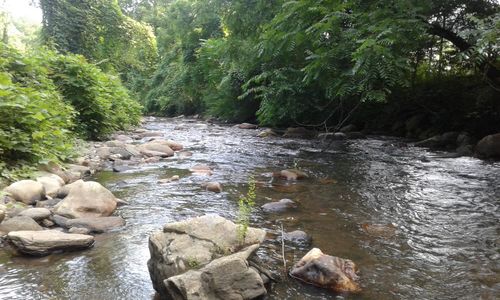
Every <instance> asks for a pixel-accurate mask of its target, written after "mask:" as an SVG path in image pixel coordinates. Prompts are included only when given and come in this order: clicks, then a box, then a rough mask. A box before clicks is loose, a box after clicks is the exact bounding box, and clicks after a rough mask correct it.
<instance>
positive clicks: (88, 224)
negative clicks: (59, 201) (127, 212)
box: [54, 215, 125, 233]
mask: <svg viewBox="0 0 500 300" xmlns="http://www.w3.org/2000/svg"><path fill="white" fill-rule="evenodd" d="M54 221H55V222H56V224H57V225H59V226H61V227H65V228H73V227H76V228H86V229H88V230H89V232H93V233H102V232H106V231H109V230H112V229H115V228H118V227H122V226H124V225H125V220H124V219H123V218H121V217H90V218H77V219H68V218H64V217H62V216H57V215H56V216H54Z"/></svg>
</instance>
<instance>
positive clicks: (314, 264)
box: [290, 248, 361, 293]
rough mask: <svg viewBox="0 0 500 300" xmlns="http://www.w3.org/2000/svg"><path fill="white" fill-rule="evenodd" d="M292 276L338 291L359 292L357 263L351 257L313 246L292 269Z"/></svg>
mask: <svg viewBox="0 0 500 300" xmlns="http://www.w3.org/2000/svg"><path fill="white" fill-rule="evenodd" d="M290 276H292V277H293V278H296V279H299V280H301V281H303V282H305V283H309V284H312V285H315V286H319V287H323V288H328V289H332V290H334V291H335V292H338V293H345V292H359V291H360V290H361V288H360V286H359V284H358V283H357V280H358V276H357V275H356V265H355V264H354V262H352V261H351V260H349V259H343V258H339V257H335V256H330V255H326V254H324V253H323V252H321V250H320V249H318V248H313V249H312V250H311V251H309V252H308V253H307V254H306V255H305V256H304V257H303V258H302V259H301V260H300V261H299V262H297V263H296V264H295V265H294V266H293V267H292V270H291V271H290Z"/></svg>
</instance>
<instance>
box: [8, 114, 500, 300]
mask: <svg viewBox="0 0 500 300" xmlns="http://www.w3.org/2000/svg"><path fill="white" fill-rule="evenodd" d="M146 128H147V129H151V130H159V131H162V132H163V133H164V135H165V137H167V138H169V139H173V140H176V141H178V142H180V143H182V144H183V145H184V146H185V149H186V150H189V151H191V152H193V156H192V157H190V158H187V159H179V158H176V157H174V158H170V159H167V160H165V161H162V162H160V163H155V164H148V165H141V166H137V167H136V168H135V169H133V170H131V171H128V172H125V173H113V172H109V171H103V172H101V173H99V174H97V175H96V176H95V178H94V179H95V180H97V181H99V182H101V183H102V184H103V185H105V186H106V187H108V188H109V189H110V190H112V191H113V192H114V193H115V195H117V197H119V198H121V199H124V200H126V201H128V202H129V203H130V205H128V206H124V207H121V208H119V209H118V211H117V214H118V215H121V216H122V217H123V218H125V219H126V221H127V225H126V226H125V228H123V229H121V230H118V231H116V232H112V233H107V234H103V235H98V236H97V238H96V239H97V242H96V245H95V246H94V248H92V249H90V250H87V251H82V252H73V253H68V254H54V255H51V256H48V257H44V258H24V257H12V256H11V254H9V253H7V252H5V251H2V250H0V299H152V298H153V297H154V290H153V288H152V285H151V282H150V279H149V273H148V270H147V266H146V262H147V260H148V258H149V250H148V243H147V240H148V236H149V234H150V233H151V232H152V231H154V230H157V229H159V228H161V227H162V225H163V224H165V223H167V222H172V221H176V220H181V219H184V218H187V217H191V216H197V215H202V214H205V213H218V214H220V215H222V216H224V217H226V218H230V219H235V217H236V214H237V209H238V208H237V199H238V197H239V196H240V194H242V193H244V192H245V190H246V188H247V182H248V179H249V177H250V176H251V175H254V176H255V179H256V180H257V186H258V188H257V200H256V202H257V206H260V205H262V204H264V203H266V202H269V201H271V200H279V199H282V198H290V199H292V200H294V201H296V202H297V203H298V207H297V208H296V209H293V210H290V211H288V212H286V213H282V214H265V213H263V212H262V211H261V209H260V208H256V209H255V210H254V213H253V216H252V225H253V226H257V227H263V228H265V229H267V230H268V231H269V237H270V239H269V240H268V241H267V242H266V243H265V244H264V245H263V247H262V248H261V249H260V250H259V252H258V255H259V257H260V259H261V260H262V261H263V262H265V263H266V264H268V265H269V266H270V267H271V269H272V270H273V271H274V272H276V273H277V274H279V273H280V272H281V271H282V268H283V267H282V260H281V254H280V253H281V246H280V244H279V242H277V241H276V236H277V234H279V232H280V230H279V228H280V224H283V226H284V228H285V230H286V231H292V230H295V229H300V230H304V231H305V232H307V233H309V234H310V235H311V236H312V238H313V244H312V247H318V248H320V249H321V250H322V251H323V252H324V253H327V254H331V255H335V256H339V257H345V258H350V259H352V260H353V261H355V262H356V263H357V265H358V267H359V274H360V277H361V284H362V287H363V292H361V293H360V294H358V295H335V294H333V293H331V292H328V291H325V290H321V289H318V288H315V287H311V286H306V285H304V284H301V283H299V282H297V281H296V280H293V279H290V278H286V277H285V278H283V280H282V281H280V282H279V283H276V284H274V285H273V286H272V288H271V289H270V291H269V294H270V295H269V298H270V299H457V298H461V299H479V298H482V299H498V298H500V252H499V248H500V247H499V245H500V210H499V206H500V205H499V204H500V163H491V162H485V161H481V160H477V159H474V158H442V156H443V153H438V152H429V151H428V150H425V149H422V148H415V147H411V146H407V145H406V144H405V143H403V142H401V141H400V140H398V139H393V138H383V137H373V138H368V139H365V140H352V141H339V142H335V143H334V144H332V145H331V147H330V148H329V150H328V151H327V152H326V153H325V152H324V153H319V152H318V149H321V146H322V144H321V143H320V142H318V141H315V142H314V141H308V140H294V139H280V138H270V139H261V138H257V137H256V133H257V131H255V130H242V129H238V128H233V127H224V126H219V125H212V124H207V123H204V122H202V121H198V120H189V119H155V120H150V121H149V122H148V123H147V124H146ZM423 157H426V158H428V160H429V161H428V162H424V161H426V160H425V159H422V158H423ZM199 163H204V164H208V165H210V166H212V167H213V168H214V174H213V175H212V176H211V177H204V176H192V175H191V174H190V172H188V171H187V170H188V169H189V168H190V167H192V166H194V165H195V164H199ZM295 166H297V167H299V168H300V169H302V170H304V171H306V172H307V173H309V174H310V175H311V177H310V178H309V179H306V180H304V181H298V182H294V183H290V182H285V181H281V180H276V179H272V177H271V176H270V173H271V172H273V171H279V170H281V169H285V168H291V167H295ZM172 175H179V176H180V177H181V179H180V180H179V181H176V182H171V183H168V184H157V180H158V179H162V178H168V177H170V176H172ZM206 181H219V182H221V183H222V184H223V187H224V192H223V193H220V194H215V193H211V192H207V191H204V190H203V189H202V188H201V187H200V184H201V183H203V182H206ZM366 223H368V224H388V223H392V224H393V225H394V226H396V231H395V232H394V234H392V232H389V234H378V233H377V232H367V231H365V230H363V227H362V224H366ZM309 249H310V247H307V248H304V247H299V246H293V245H291V244H287V245H286V258H287V263H288V266H290V265H291V264H293V262H295V261H298V260H299V259H300V258H301V257H302V256H303V255H304V254H305V253H306V252H307V251H308V250H309Z"/></svg>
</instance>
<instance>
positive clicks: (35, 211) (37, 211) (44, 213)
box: [18, 207, 52, 221]
mask: <svg viewBox="0 0 500 300" xmlns="http://www.w3.org/2000/svg"><path fill="white" fill-rule="evenodd" d="M51 214H52V213H51V212H50V210H48V209H47V208H42V207H37V208H28V209H27V210H23V211H22V212H21V213H19V215H18V216H24V217H30V218H32V219H33V220H35V221H41V220H43V219H47V218H48V217H50V215H51Z"/></svg>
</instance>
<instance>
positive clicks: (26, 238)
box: [7, 230, 94, 256]
mask: <svg viewBox="0 0 500 300" xmlns="http://www.w3.org/2000/svg"><path fill="white" fill-rule="evenodd" d="M7 239H8V240H9V241H10V242H11V243H12V244H13V245H14V246H15V248H16V249H17V250H19V251H20V252H22V253H24V254H28V255H35V256H43V255H48V254H50V253H52V252H54V251H59V250H63V251H71V250H80V249H86V248H89V247H91V246H92V245H93V244H94V237H93V236H91V235H83V234H70V233H64V232H60V231H57V230H44V231H12V232H9V234H8V235H7Z"/></svg>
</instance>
